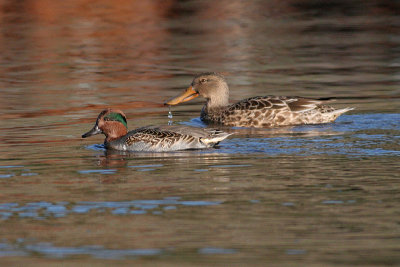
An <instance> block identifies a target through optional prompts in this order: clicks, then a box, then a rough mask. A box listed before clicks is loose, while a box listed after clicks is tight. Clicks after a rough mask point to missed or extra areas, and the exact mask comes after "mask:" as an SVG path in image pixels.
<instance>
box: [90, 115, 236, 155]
mask: <svg viewBox="0 0 400 267" xmlns="http://www.w3.org/2000/svg"><path fill="white" fill-rule="evenodd" d="M101 133H102V134H104V135H105V136H106V139H105V141H104V144H105V146H106V148H111V149H116V150H122V151H151V152H165V151H176V150H186V149H202V148H210V147H214V146H215V145H217V144H218V143H219V142H221V141H222V140H224V139H225V138H227V137H228V136H229V135H231V134H229V133H225V132H222V131H220V130H215V129H207V128H197V127H190V126H181V125H165V126H145V127H141V128H138V129H136V130H132V131H130V132H128V127H127V120H126V116H125V114H124V113H123V112H122V111H120V110H117V109H105V110H103V111H102V112H101V113H100V114H99V116H98V117H97V120H96V124H95V125H94V127H93V128H92V129H91V130H90V131H88V132H87V133H85V134H83V135H82V138H86V137H89V136H92V135H96V134H101Z"/></svg>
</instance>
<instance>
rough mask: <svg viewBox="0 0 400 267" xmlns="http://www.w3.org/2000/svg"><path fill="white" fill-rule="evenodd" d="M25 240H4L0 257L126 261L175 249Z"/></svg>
mask: <svg viewBox="0 0 400 267" xmlns="http://www.w3.org/2000/svg"><path fill="white" fill-rule="evenodd" d="M25 242H26V241H25V240H24V239H22V238H21V239H19V240H18V242H17V243H16V244H12V243H7V242H5V241H4V240H3V243H0V257H12V256H29V255H31V254H40V255H42V256H44V257H48V258H58V259H61V258H66V257H71V256H76V255H89V256H91V257H93V258H96V259H124V258H135V257H146V256H157V255H162V254H165V253H167V251H168V253H173V252H174V249H173V248H168V249H167V250H166V249H160V248H136V249H107V248H104V247H103V246H99V245H91V246H79V247H57V246H54V245H53V244H51V243H47V242H39V243H28V242H26V243H25ZM236 252H237V251H236V250H235V249H230V248H216V247H204V248H199V249H198V250H197V253H198V254H234V253H236Z"/></svg>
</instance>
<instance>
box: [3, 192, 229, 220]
mask: <svg viewBox="0 0 400 267" xmlns="http://www.w3.org/2000/svg"><path fill="white" fill-rule="evenodd" d="M221 203H222V202H221V201H205V200H179V199H178V198H173V197H170V198H164V199H159V200H158V199H155V200H132V201H81V202H77V203H69V202H57V203H54V204H53V203H50V202H31V203H26V204H25V205H20V204H18V203H1V204H0V219H2V220H7V219H9V218H10V217H12V216H18V217H19V218H34V219H40V220H42V219H44V218H48V217H55V218H60V217H65V216H67V215H68V214H86V213H88V212H90V211H96V212H107V211H109V212H110V214H114V215H128V214H146V213H148V212H149V211H151V212H152V214H156V215H159V214H162V213H163V211H169V210H176V209H178V207H179V206H191V207H196V206H214V205H219V204H221Z"/></svg>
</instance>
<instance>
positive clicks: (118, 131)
mask: <svg viewBox="0 0 400 267" xmlns="http://www.w3.org/2000/svg"><path fill="white" fill-rule="evenodd" d="M127 132H128V125H127V122H126V116H125V114H124V113H123V112H122V111H121V110H118V109H105V110H103V111H102V112H100V114H99V116H98V117H97V120H96V124H95V125H94V127H93V128H92V129H91V130H90V131H88V132H87V133H85V134H83V135H82V138H86V137H89V136H92V135H96V134H104V135H105V136H106V142H110V141H112V140H115V139H118V138H120V137H121V136H124V135H126V134H127Z"/></svg>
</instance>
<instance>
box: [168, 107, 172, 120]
mask: <svg viewBox="0 0 400 267" xmlns="http://www.w3.org/2000/svg"><path fill="white" fill-rule="evenodd" d="M172 118H173V116H172V112H171V106H169V111H168V119H172Z"/></svg>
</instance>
